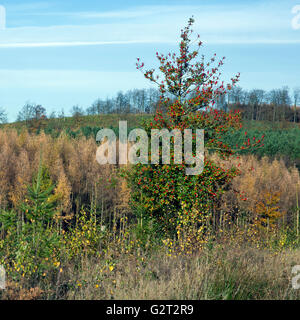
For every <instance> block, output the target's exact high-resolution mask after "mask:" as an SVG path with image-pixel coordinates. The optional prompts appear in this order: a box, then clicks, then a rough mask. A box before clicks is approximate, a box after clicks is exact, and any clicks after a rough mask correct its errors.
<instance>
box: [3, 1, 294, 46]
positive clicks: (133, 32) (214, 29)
mask: <svg viewBox="0 0 300 320" xmlns="http://www.w3.org/2000/svg"><path fill="white" fill-rule="evenodd" d="M41 4H42V3H41ZM44 5H46V3H45V4H44ZM44 14H45V15H51V14H52V15H56V14H57V15H58V14H59V15H69V16H72V17H73V18H74V20H73V22H72V23H74V25H62V26H48V27H20V28H8V29H6V30H5V31H0V47H1V48H11V47H13V48H21V47H54V46H87V45H109V44H112V45H113V44H131V43H151V42H152V43H155V42H164V43H175V42H177V41H178V35H179V32H180V29H181V28H182V27H183V26H185V25H186V22H187V20H188V18H189V17H190V16H191V15H194V17H195V20H196V23H195V31H196V32H198V33H200V34H201V36H202V40H203V41H204V42H205V43H220V44H226V43H228V44H231V43H240V44H256V43H265V44H275V43H279V44H280V43H281V44H285V43H299V40H300V34H296V33H295V32H293V30H292V28H291V11H290V7H289V6H288V5H285V6H284V5H283V4H281V5H280V6H279V5H278V4H272V3H270V2H264V3H261V4H255V6H251V5H250V4H249V3H248V4H240V5H238V6H237V5H235V6H233V5H227V6H225V5H222V6H221V5H219V6H213V5H207V4H206V5H194V6H191V5H187V6H184V5H179V6H176V5H174V6H140V7H135V8H129V9H127V10H117V11H107V12H75V13H66V12H61V13H54V12H52V13H51V12H45V13H44ZM82 19H94V20H91V21H93V22H96V21H97V24H93V25H82V24H81V23H82ZM95 19H96V21H95ZM111 19H113V20H111ZM124 19H125V20H124ZM133 19H134V21H133ZM76 24H77V25H76ZM297 35H298V37H297Z"/></svg>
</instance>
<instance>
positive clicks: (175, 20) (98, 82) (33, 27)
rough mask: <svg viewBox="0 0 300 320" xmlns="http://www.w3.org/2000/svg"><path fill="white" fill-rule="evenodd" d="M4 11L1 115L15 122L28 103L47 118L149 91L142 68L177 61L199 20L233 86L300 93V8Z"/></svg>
mask: <svg viewBox="0 0 300 320" xmlns="http://www.w3.org/2000/svg"><path fill="white" fill-rule="evenodd" d="M0 5H2V6H3V7H4V8H5V11H6V22H5V28H2V29H1V21H0V107H3V108H5V109H6V110H7V112H8V114H9V119H10V120H14V119H15V117H16V115H17V113H18V111H19V110H20V109H21V107H22V106H23V105H24V103H25V102H27V101H31V102H34V103H39V104H42V105H43V106H45V107H46V108H47V110H48V112H51V111H54V110H56V111H60V110H61V109H62V108H64V110H65V112H68V111H69V110H70V109H71V107H72V106H73V105H75V104H79V105H80V106H82V107H84V108H86V107H88V106H89V105H90V104H91V103H92V102H93V101H94V100H95V99H96V98H98V97H100V98H106V97H107V96H108V97H111V96H113V95H114V94H115V93H116V92H117V91H119V90H123V91H125V90H129V89H132V88H147V87H149V86H150V84H149V83H148V82H147V81H146V80H145V79H144V78H143V76H142V74H141V73H140V72H138V71H137V70H136V69H135V62H136V58H137V57H140V58H141V59H142V60H143V61H144V62H145V64H146V66H149V67H154V66H157V62H156V59H155V52H156V51H159V52H162V53H167V52H169V51H176V50H177V43H178V39H179V34H180V29H181V28H183V27H184V26H185V25H186V22H187V20H188V18H189V17H190V16H192V15H193V16H194V18H195V25H194V29H195V32H196V33H199V34H200V35H201V39H202V41H203V43H204V46H203V51H202V52H203V54H205V56H206V57H207V58H208V57H209V56H210V55H211V54H213V53H216V54H217V56H218V57H220V58H221V57H223V56H226V63H225V65H224V67H223V79H224V80H229V79H230V78H231V77H232V76H233V75H235V74H236V73H238V72H240V73H241V81H240V83H239V85H240V86H242V87H244V88H246V89H251V88H263V89H266V90H269V89H271V88H280V87H282V86H285V85H287V86H289V87H290V88H293V87H296V86H300V60H299V53H300V28H297V23H298V21H299V23H298V24H300V17H299V19H298V18H297V17H296V16H297V14H298V13H299V15H300V0H272V1H265V0H259V1H258V0H251V1H246V0H240V1H236V0H222V1H221V0H195V1H184V0H181V1H177V0H170V1H168V0H160V1H158V0H154V1H153V0H152V1H144V0H140V1H135V0H132V1H128V0H127V1H124V0H123V1H120V0H113V1H107V0H106V1H102V0H97V1H96V0H85V1H82V0H81V1H79V0H64V1H42V0H40V1H34V0H28V1H26V0H22V1H18V0H8V1H5V0H0ZM295 6H299V7H296V9H295ZM293 8H294V11H293V12H292V9H293ZM298 9H299V11H298ZM0 17H1V15H0ZM0 19H1V18H0ZM2 20H3V19H2ZM292 21H294V24H292ZM295 23H296V27H295ZM2 26H3V21H2ZM299 27H300V26H299Z"/></svg>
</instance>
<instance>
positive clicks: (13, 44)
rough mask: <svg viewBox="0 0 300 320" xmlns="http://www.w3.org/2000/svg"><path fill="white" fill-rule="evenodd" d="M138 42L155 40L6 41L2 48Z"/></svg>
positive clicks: (0, 45)
mask: <svg viewBox="0 0 300 320" xmlns="http://www.w3.org/2000/svg"><path fill="white" fill-rule="evenodd" d="M137 43H153V41H147V40H144V41H142V40H139V41H70V42H67V41H61V42H32V43H30V42H28V43H22V42H20V43H17V42H16V43H4V44H0V48H41V47H81V46H103V45H120V44H124V45H130V44H137Z"/></svg>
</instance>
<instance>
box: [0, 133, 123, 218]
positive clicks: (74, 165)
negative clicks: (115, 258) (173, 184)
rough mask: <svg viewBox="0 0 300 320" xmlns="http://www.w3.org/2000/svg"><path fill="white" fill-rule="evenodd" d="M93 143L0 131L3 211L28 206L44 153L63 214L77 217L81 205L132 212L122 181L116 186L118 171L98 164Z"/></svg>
mask: <svg viewBox="0 0 300 320" xmlns="http://www.w3.org/2000/svg"><path fill="white" fill-rule="evenodd" d="M96 149H97V144H96V141H95V139H93V138H89V139H86V138H84V137H82V138H79V139H71V138H69V137H67V136H66V135H64V134H62V135H61V136H60V137H59V138H57V139H54V138H52V137H51V136H49V135H46V134H44V133H42V134H40V135H31V134H29V133H28V132H27V131H23V132H22V133H21V134H18V133H17V131H16V130H1V131H0V208H14V209H17V208H18V206H19V204H20V202H22V201H24V199H25V195H26V191H27V185H29V184H31V182H32V179H33V177H34V175H35V174H36V172H37V170H38V166H39V161H40V156H41V153H42V163H43V166H44V167H46V168H47V170H48V172H49V174H50V178H51V180H52V181H53V182H54V183H55V185H56V188H55V195H56V196H57V198H59V199H60V200H61V201H60V202H61V203H62V205H61V212H62V213H63V214H64V215H69V214H72V213H73V214H74V213H76V212H79V210H80V208H81V206H83V205H86V206H90V205H93V206H98V207H100V208H101V210H102V212H103V213H105V212H107V213H108V212H109V211H110V210H111V208H112V207H114V208H115V209H117V210H119V211H122V212H124V210H125V211H126V210H128V199H129V191H128V190H127V188H126V185H124V181H122V180H119V181H117V183H116V184H114V185H113V184H112V182H111V179H112V177H113V176H114V173H115V171H116V167H115V166H112V165H105V166H100V165H99V164H98V163H97V161H96Z"/></svg>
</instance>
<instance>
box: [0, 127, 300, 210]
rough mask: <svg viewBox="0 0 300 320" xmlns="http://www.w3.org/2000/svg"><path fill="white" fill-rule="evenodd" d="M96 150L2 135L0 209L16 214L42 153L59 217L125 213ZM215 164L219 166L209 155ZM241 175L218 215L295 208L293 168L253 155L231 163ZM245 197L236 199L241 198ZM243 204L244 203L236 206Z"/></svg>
mask: <svg viewBox="0 0 300 320" xmlns="http://www.w3.org/2000/svg"><path fill="white" fill-rule="evenodd" d="M96 149H97V144H96V141H95V139H93V138H85V137H80V138H76V139H73V138H70V137H68V136H67V135H65V134H62V135H60V137H59V138H52V137H51V136H49V135H46V134H44V133H42V134H40V135H33V134H29V133H28V132H27V131H23V132H21V133H20V134H18V133H17V131H16V130H13V129H7V130H1V131H0V208H15V209H17V208H18V205H19V203H20V202H21V201H24V199H25V195H26V190H27V189H26V188H27V185H29V184H30V183H31V182H32V179H33V176H34V174H35V173H36V172H37V170H38V166H39V159H40V155H41V150H42V159H43V165H44V166H45V167H46V168H47V169H48V171H49V174H50V177H51V179H52V181H53V182H54V183H55V185H56V188H55V193H56V196H57V197H58V198H59V199H60V200H61V201H60V202H61V203H62V205H61V212H62V213H63V214H64V215H69V214H71V215H72V214H74V213H77V212H79V210H80V208H81V206H82V205H86V206H90V205H94V206H97V207H98V208H99V209H100V210H101V211H102V212H103V213H107V214H109V213H111V212H112V209H113V210H117V211H118V212H119V213H122V215H123V214H124V213H129V211H130V210H129V204H128V199H129V194H130V191H129V190H128V188H127V186H126V182H125V181H124V180H118V181H117V183H116V184H114V185H113V184H112V183H111V180H113V177H114V174H115V172H116V169H117V168H116V166H112V165H105V166H100V165H99V164H98V163H97V161H96ZM212 157H213V158H214V161H215V162H221V161H222V160H221V159H220V158H218V157H217V156H216V155H212ZM224 165H225V166H226V165H227V166H231V165H235V166H237V167H239V168H240V169H241V174H240V175H239V176H237V177H236V178H235V179H234V180H233V184H232V186H231V188H230V190H229V192H227V193H226V194H225V195H224V197H223V199H222V209H224V210H225V211H227V212H234V210H235V208H236V207H238V208H239V209H242V210H246V211H249V212H255V208H256V205H257V203H258V202H260V201H263V199H264V195H265V194H266V193H271V194H274V193H278V194H279V195H280V200H279V203H278V205H279V207H280V209H281V210H283V211H285V212H289V211H291V209H292V208H294V207H295V201H296V192H297V190H298V193H299V196H300V177H299V172H298V170H297V168H295V167H293V168H287V167H286V165H285V164H284V162H283V161H281V160H273V161H271V160H270V159H268V158H267V157H264V158H262V159H261V160H258V159H257V158H256V157H255V156H253V155H247V156H242V157H240V158H239V159H235V160H233V162H231V163H226V161H225V162H224ZM243 191H244V192H245V194H244V195H242V197H241V196H240V193H241V192H243ZM245 197H246V198H247V200H246V201H244V200H242V199H243V198H245Z"/></svg>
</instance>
